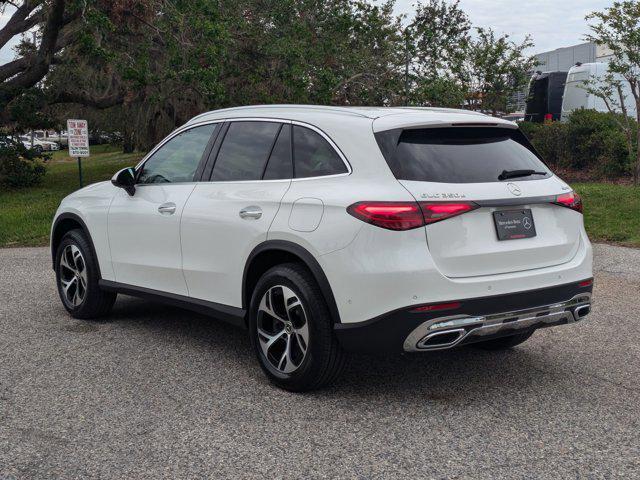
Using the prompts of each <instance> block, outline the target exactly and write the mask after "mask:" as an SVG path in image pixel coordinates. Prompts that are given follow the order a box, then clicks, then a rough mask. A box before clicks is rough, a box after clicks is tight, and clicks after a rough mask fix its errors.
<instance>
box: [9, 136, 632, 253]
mask: <svg viewBox="0 0 640 480" xmlns="http://www.w3.org/2000/svg"><path fill="white" fill-rule="evenodd" d="M141 156H142V155H141V154H139V153H134V154H126V155H125V154H123V153H121V152H120V151H119V150H118V149H116V148H115V147H111V146H107V145H97V146H94V147H91V157H89V158H88V159H83V160H82V167H83V168H82V170H83V173H84V180H85V184H89V183H94V182H99V181H101V180H108V179H110V178H111V177H112V176H113V174H114V173H115V172H116V171H117V170H119V169H121V168H124V167H128V166H132V165H135V164H136V163H137V162H138V160H139V159H140V158H141ZM574 188H575V189H576V190H577V191H578V193H580V195H582V198H583V200H584V204H585V208H584V214H585V225H586V228H587V232H588V233H589V237H590V238H591V240H592V241H600V242H611V243H619V244H623V245H628V246H635V247H640V187H631V186H626V185H612V184H605V183H578V184H575V185H574ZM77 189H78V168H77V164H76V160H75V159H72V158H69V157H68V156H67V152H66V151H60V152H56V153H55V154H54V155H53V158H52V159H51V162H50V164H49V167H48V171H47V174H46V176H45V178H44V181H43V183H42V185H40V186H38V187H34V188H29V189H25V190H16V191H6V190H4V191H0V247H11V246H32V245H46V244H47V243H48V238H49V228H50V227H51V220H52V218H53V214H54V213H55V211H56V208H58V204H59V203H60V200H62V198H63V197H65V196H66V195H68V194H69V193H71V192H73V191H74V190H77Z"/></svg>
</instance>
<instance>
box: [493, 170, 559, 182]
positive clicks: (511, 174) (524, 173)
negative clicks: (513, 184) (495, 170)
mask: <svg viewBox="0 0 640 480" xmlns="http://www.w3.org/2000/svg"><path fill="white" fill-rule="evenodd" d="M546 174H547V172H536V171H535V170H503V171H502V173H501V174H500V175H498V180H506V179H507V178H516V177H528V176H529V175H546Z"/></svg>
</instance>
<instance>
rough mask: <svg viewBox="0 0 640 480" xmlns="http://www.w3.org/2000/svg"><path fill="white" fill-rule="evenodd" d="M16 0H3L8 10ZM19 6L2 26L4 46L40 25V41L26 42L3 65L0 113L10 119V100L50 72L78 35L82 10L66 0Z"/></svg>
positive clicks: (1, 43) (0, 43) (29, 0)
mask: <svg viewBox="0 0 640 480" xmlns="http://www.w3.org/2000/svg"><path fill="white" fill-rule="evenodd" d="M8 5H14V3H13V2H9V1H2V2H0V8H1V9H2V10H3V11H4V10H5V9H6V8H7V6H8ZM15 6H16V9H15V11H14V12H13V15H12V16H11V17H10V18H9V20H8V21H7V23H6V25H5V26H4V27H3V28H2V29H1V30H0V48H2V47H3V46H5V45H6V44H7V43H8V42H9V40H11V39H12V38H13V37H15V36H16V35H20V34H24V33H26V32H28V31H29V30H31V29H33V28H36V27H40V39H39V44H36V42H34V43H32V44H28V43H24V42H23V44H22V45H21V48H20V55H19V56H18V58H16V59H15V60H13V61H11V62H9V63H6V64H4V65H2V66H0V81H2V85H0V112H2V113H0V115H2V117H3V118H2V120H4V121H6V120H7V118H6V115H7V113H8V106H9V103H10V102H11V101H12V100H14V99H15V98H17V97H19V96H20V95H22V94H23V93H24V92H25V91H26V90H28V89H30V88H32V87H34V86H36V84H37V83H38V82H40V81H41V80H42V79H43V78H44V77H45V75H46V74H47V73H48V72H49V67H50V65H51V64H52V63H53V62H54V59H55V55H56V53H58V52H59V51H60V50H62V49H63V48H64V47H65V46H66V45H68V44H69V43H70V42H71V41H73V39H74V32H73V28H72V25H71V24H72V23H73V21H74V20H75V19H77V18H78V16H79V15H80V13H81V9H80V8H79V7H77V6H75V5H72V6H70V5H68V3H67V1H66V0H49V1H36V0H25V1H23V2H20V3H18V4H15Z"/></svg>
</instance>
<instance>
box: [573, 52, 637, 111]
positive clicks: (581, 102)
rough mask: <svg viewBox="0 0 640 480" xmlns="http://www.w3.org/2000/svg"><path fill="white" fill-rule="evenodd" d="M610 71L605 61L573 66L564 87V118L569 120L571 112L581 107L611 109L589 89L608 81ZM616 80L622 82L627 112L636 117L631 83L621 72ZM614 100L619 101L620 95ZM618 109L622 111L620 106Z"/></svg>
mask: <svg viewBox="0 0 640 480" xmlns="http://www.w3.org/2000/svg"><path fill="white" fill-rule="evenodd" d="M608 73H609V64H608V63H605V62H595V63H581V64H577V65H575V66H573V67H571V69H570V70H569V73H568V75H567V81H566V84H565V87H564V95H563V99H562V116H561V118H562V120H567V118H568V117H569V115H570V114H571V112H573V111H574V110H578V109H580V108H585V109H592V110H597V111H599V112H608V111H609V109H608V108H607V105H606V104H605V101H604V100H603V99H602V98H601V97H599V96H597V95H594V94H593V93H591V92H590V91H589V90H588V88H589V87H593V88H599V87H601V86H602V85H603V84H604V83H605V82H606V81H607V75H608ZM614 80H619V81H620V82H621V87H622V98H623V101H624V104H625V106H626V107H627V114H628V115H629V116H631V117H634V118H635V116H636V103H635V100H634V98H633V95H632V93H631V88H630V87H629V83H628V82H627V81H626V80H625V79H624V77H623V76H622V75H620V74H615V75H614ZM590 83H591V85H590ZM613 100H614V101H615V102H618V103H619V102H620V95H619V94H617V93H616V94H615V95H614V97H613ZM616 110H617V111H621V110H620V109H619V108H617V109H616Z"/></svg>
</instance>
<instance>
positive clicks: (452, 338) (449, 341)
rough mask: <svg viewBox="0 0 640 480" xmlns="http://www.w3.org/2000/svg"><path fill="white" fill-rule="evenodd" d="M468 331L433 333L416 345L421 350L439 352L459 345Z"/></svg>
mask: <svg viewBox="0 0 640 480" xmlns="http://www.w3.org/2000/svg"><path fill="white" fill-rule="evenodd" d="M466 333H467V331H466V330H465V329H464V328H456V329H452V330H441V331H439V332H433V333H430V334H429V335H427V336H425V337H423V338H422V339H421V340H420V341H419V342H418V343H417V345H416V348H418V349H419V350H438V349H441V348H450V347H453V346H454V345H455V344H457V343H458V342H459V341H460V340H462V337H464V336H465V335H466Z"/></svg>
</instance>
